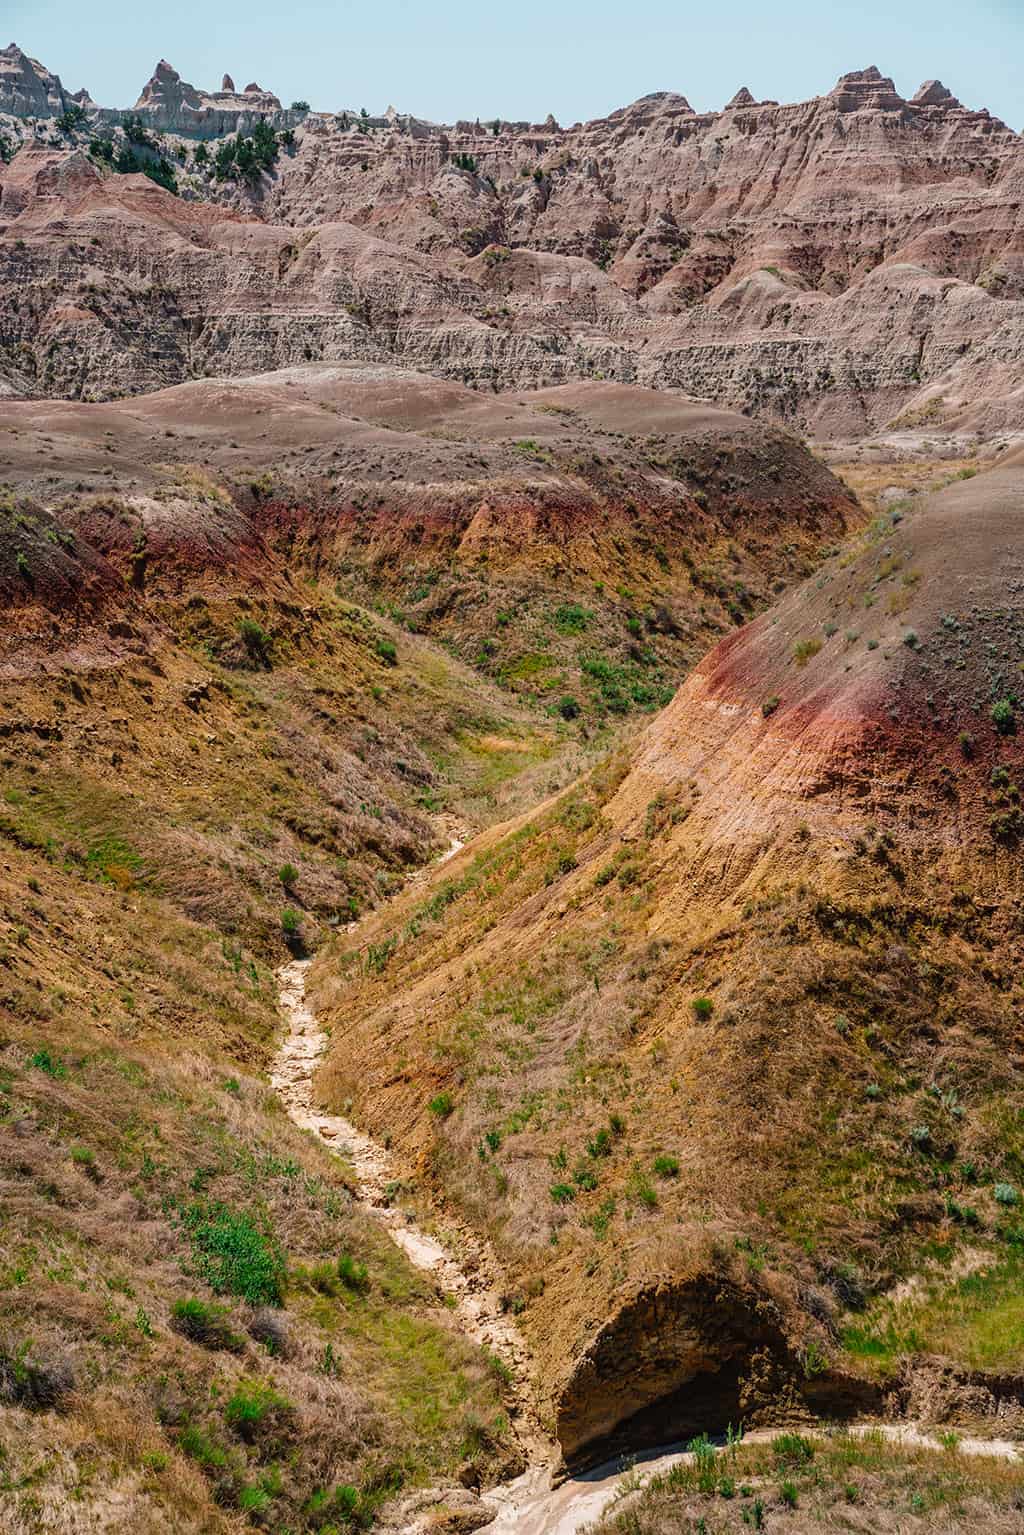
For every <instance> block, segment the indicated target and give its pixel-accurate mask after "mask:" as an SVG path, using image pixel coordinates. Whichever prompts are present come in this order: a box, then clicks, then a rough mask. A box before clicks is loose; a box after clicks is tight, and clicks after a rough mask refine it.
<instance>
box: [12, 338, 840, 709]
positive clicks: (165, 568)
mask: <svg viewBox="0 0 1024 1535" xmlns="http://www.w3.org/2000/svg"><path fill="white" fill-rule="evenodd" d="M196 464H200V465H203V464H205V465H208V466H209V471H210V472H211V473H215V474H217V475H221V476H226V481H225V483H226V484H228V485H229V486H230V487H231V488H232V495H233V497H234V499H233V500H232V499H231V498H230V497H228V496H227V494H226V492H224V493H223V494H221V500H220V502H218V501H217V499H216V496H215V495H214V493H213V492H212V491H209V487H208V491H209V493H208V494H207V495H206V497H205V500H203V501H202V502H201V503H200V504H199V506H198V507H197V508H196V509H193V510H189V508H188V506H187V504H186V503H187V497H184V499H183V487H184V489H187V487H188V484H189V482H190V480H196V478H197V474H198V477H199V481H200V482H201V481H202V476H203V474H205V473H206V471H205V470H200V471H197V470H196V468H195V465H196ZM5 465H6V469H5ZM5 472H7V473H9V474H11V475H12V476H13V475H15V474H16V475H17V478H18V480H19V482H20V483H22V484H25V485H27V486H29V487H34V488H35V489H36V490H37V491H38V493H39V494H40V495H44V496H45V497H46V499H47V500H48V501H49V502H50V503H52V502H53V500H54V497H55V496H57V495H58V493H59V492H60V491H62V490H71V491H73V492H74V497H75V498H77V499H74V500H73V505H74V507H75V508H76V512H75V515H76V516H79V515H80V516H82V517H84V518H85V519H86V522H85V524H84V526H85V528H86V531H87V532H89V533H90V535H91V533H92V531H95V536H96V537H98V538H99V539H100V540H101V542H103V541H106V542H107V543H108V544H109V545H110V547H111V548H113V549H115V550H116V551H117V560H118V563H119V570H120V571H121V572H124V573H126V574H128V575H129V577H130V580H131V581H132V583H133V584H134V586H135V587H136V588H137V589H138V590H140V591H143V592H144V593H145V594H146V598H147V602H148V603H150V604H152V602H153V601H154V600H156V601H158V602H163V601H165V596H164V595H162V594H165V593H166V594H167V595H168V596H171V597H173V600H175V601H177V600H179V598H180V594H181V588H182V584H183V581H184V582H185V583H186V584H187V582H189V581H191V580H192V579H193V576H194V577H195V580H197V581H198V583H199V589H200V591H202V590H203V589H205V587H206V586H209V587H211V588H212V591H211V602H212V605H213V607H214V608H215V607H216V600H215V595H214V594H215V593H216V590H217V587H218V583H221V584H222V583H223V582H225V581H230V580H232V579H239V580H241V581H242V582H243V583H244V581H245V580H247V579H248V578H249V573H250V572H251V571H253V570H258V569H260V568H261V561H263V562H268V561H269V568H272V569H274V570H275V571H280V568H281V566H282V564H284V565H287V566H288V568H290V569H291V570H292V571H293V572H295V573H297V572H298V571H299V570H301V571H302V572H304V573H305V574H307V575H309V576H313V577H315V578H316V579H317V580H318V581H319V582H320V583H321V586H322V585H324V584H325V583H333V584H334V590H335V591H336V592H337V593H338V594H340V595H342V596H343V597H345V598H348V599H354V600H355V601H357V602H359V603H361V604H363V605H364V606H367V605H372V606H375V607H378V608H379V609H381V611H383V612H386V613H389V614H390V615H391V616H392V618H393V619H394V621H395V622H398V623H400V624H402V625H403V626H404V627H406V628H408V629H410V630H413V631H416V632H422V633H425V634H428V635H430V636H432V637H434V638H436V639H438V640H441V641H443V642H444V644H445V645H446V646H448V647H449V648H451V649H453V650H454V651H455V652H456V653H457V654H458V655H459V656H460V657H461V659H463V660H464V661H466V662H468V663H469V664H471V665H472V666H474V667H475V668H476V669H477V670H478V671H479V672H481V673H483V674H484V675H486V676H487V677H489V678H491V679H493V680H494V681H495V682H497V683H499V684H501V685H502V686H504V687H505V688H506V689H508V690H509V691H510V692H512V693H515V694H518V695H520V696H522V697H525V698H530V699H533V700H534V701H536V702H539V703H540V704H542V705H543V706H545V707H546V708H548V709H550V710H551V712H552V713H553V714H554V715H555V717H556V718H557V717H558V710H559V708H560V707H561V706H562V705H563V704H564V710H565V712H566V713H567V714H568V715H570V716H572V717H575V716H577V715H579V716H582V717H583V718H585V719H586V720H588V721H591V722H593V721H595V720H601V719H603V718H608V717H612V718H614V717H615V716H618V715H621V714H623V713H627V712H629V711H630V710H633V709H636V708H648V709H650V708H652V707H654V706H655V705H657V704H660V703H664V702H665V701H666V700H667V698H668V697H669V696H671V692H672V690H673V689H674V687H675V686H676V685H677V684H678V682H679V680H680V679H681V677H682V676H683V675H684V673H685V670H686V669H687V668H688V667H689V665H691V664H692V662H693V661H694V660H695V659H696V658H697V656H698V655H699V654H701V653H702V651H703V650H704V649H705V648H706V646H707V644H708V643H709V641H710V640H711V639H712V638H713V637H714V636H715V635H716V634H719V633H721V632H722V631H723V630H724V629H726V628H729V627H732V626H733V625H735V624H736V623H738V622H742V621H743V619H744V618H745V617H746V616H747V615H749V614H750V613H751V612H753V611H756V610H757V609H759V608H761V607H763V606H764V605H765V603H766V602H767V601H769V600H770V598H771V595H772V593H773V592H774V591H777V590H780V589H781V587H782V586H783V585H784V584H786V583H788V582H791V581H792V580H794V579H795V578H797V577H799V576H800V575H803V574H805V573H806V572H807V571H808V570H809V569H811V568H812V567H813V565H814V563H816V561H817V560H819V559H820V558H821V557H822V555H823V553H824V552H825V551H827V550H828V549H829V548H831V547H834V545H835V541H836V539H837V538H838V537H840V536H841V535H842V533H843V532H844V530H845V529H846V528H847V527H848V526H849V525H850V524H851V523H855V522H856V521H857V520H858V518H859V517H860V516H861V513H860V511H859V509H858V507H857V506H856V504H855V502H854V501H853V498H852V497H851V495H850V493H849V492H848V491H846V489H845V488H844V487H843V486H842V485H841V484H840V483H839V482H837V481H836V480H835V479H834V478H833V476H831V475H830V474H829V472H828V471H827V470H826V469H825V468H824V467H823V466H822V465H821V464H820V463H818V462H817V461H816V460H815V459H813V458H812V457H811V456H810V454H809V453H808V452H807V451H806V449H805V448H804V447H803V446H802V445H801V444H800V443H799V442H798V441H796V440H795V439H794V438H792V437H791V436H789V435H788V434H787V433H785V432H782V431H780V430H778V429H776V428H773V427H766V426H763V425H761V424H758V423H754V422H751V421H748V420H746V419H745V418H743V417H741V416H737V415H735V414H733V413H732V412H729V411H722V410H718V409H716V408H714V407H710V406H708V405H706V404H705V403H703V402H699V401H693V400H690V399H688V398H687V397H685V396H680V395H678V394H676V393H675V392H673V391H659V392H655V391H652V390H642V389H637V388H633V387H629V386H623V385H612V384H598V383H591V384H576V385H569V386H565V387H564V388H561V389H555V390H547V391H541V392H538V393H535V394H524V395H503V396H500V397H494V396H490V395H487V396H482V397H481V396H480V395H478V394H476V393H475V392H474V391H472V390H470V389H466V388H464V387H463V386H461V385H457V384H450V383H449V384H445V383H441V382H439V381H437V380H433V379H430V378H428V377H426V376H424V375H421V374H415V373H410V372H407V371H403V370H399V369H394V368H367V367H365V366H349V367H330V366H306V367H303V368H297V369H293V370H286V371H284V372H281V373H278V374H271V375H266V376H263V377H261V378H258V379H245V380H237V381H218V382H213V381H206V382H203V383H196V384H192V385H188V386H182V387H181V388H178V389H172V390H168V391H163V392H161V393H158V394H156V395H153V396H150V397H147V398H146V399H144V400H141V401H135V402H131V403H129V402H123V403H120V404H112V405H107V406H103V407H81V406H68V405H56V404H45V403H43V402H26V403H23V404H15V405H12V406H11V408H10V411H9V413H8V415H7V417H6V421H5V430H4V431H3V432H0V473H5ZM112 475H113V478H114V480H115V481H120V488H121V492H122V495H123V496H125V497H126V499H125V502H124V505H123V506H122V507H121V508H120V513H118V509H117V508H113V509H112V508H111V507H109V506H107V507H106V508H105V507H104V505H103V503H102V501H101V502H97V503H96V504H95V505H93V504H92V503H90V502H89V501H88V498H87V497H85V491H86V490H88V491H92V492H96V491H98V490H100V489H102V490H103V491H104V493H106V494H107V495H108V500H109V495H110V494H111V493H112V491H111V485H110V481H111V477H112ZM126 481H127V482H129V486H128V488H126V486H125V482H126ZM130 482H134V489H133V490H130ZM75 487H84V489H78V490H75ZM200 488H201V484H200ZM129 490H130V494H129ZM83 497H85V499H84V500H83ZM94 499H95V497H94ZM11 510H12V512H13V510H14V509H13V508H12V509H11ZM51 531H52V530H51ZM54 536H56V534H54ZM29 542H30V541H28V535H27V533H25V536H24V537H22V538H21V539H20V542H19V538H18V536H17V530H14V533H12V552H13V553H14V554H15V555H16V554H17V553H18V551H19V548H20V545H21V544H24V546H25V547H24V548H20V552H21V554H22V556H23V558H24V560H25V561H26V563H27V565H28V566H29V567H30V568H29V569H28V572H27V576H26V575H24V574H21V575H19V573H18V572H17V571H15V570H11V571H10V578H11V583H12V584H11V588H10V589H11V591H12V593H13V594H14V595H15V596H16V597H17V598H18V599H19V605H20V606H21V607H26V606H27V607H28V608H29V609H30V607H31V604H30V600H29V599H30V598H31V593H32V585H31V581H32V580H34V579H35V577H34V576H33V571H32V568H31V567H32V566H33V561H35V562H36V563H39V562H40V561H41V562H42V566H43V569H44V570H45V569H48V568H49V564H50V563H52V562H51V561H49V557H48V551H47V545H46V542H45V534H44V532H43V530H42V529H41V528H40V529H39V530H37V532H36V535H35V545H36V546H37V548H36V552H35V553H33V550H32V549H31V548H30V547H29ZM52 553H53V550H52V549H51V550H50V551H49V554H52ZM42 579H43V576H42V572H40V580H42ZM98 579H99V578H97V580H98ZM96 600H99V589H98V588H97V593H96ZM293 605H294V603H293ZM300 605H302V604H301V601H300ZM188 615H189V616H188V623H189V625H190V627H191V630H192V631H193V632H194V635H195V636H196V637H197V638H201V637H202V625H203V621H204V620H203V619H202V616H201V614H200V613H199V612H198V610H197V608H196V606H195V605H193V606H192V607H191V608H190V609H189V610H188ZM254 616H258V615H254ZM267 621H268V622H269V620H267ZM303 622H304V621H303V619H302V616H301V614H300V613H299V612H298V611H295V612H293V613H292V614H291V616H290V618H289V619H288V620H287V623H288V626H289V628H290V629H291V630H294V631H295V632H296V634H300V632H301V630H302V628H303Z"/></svg>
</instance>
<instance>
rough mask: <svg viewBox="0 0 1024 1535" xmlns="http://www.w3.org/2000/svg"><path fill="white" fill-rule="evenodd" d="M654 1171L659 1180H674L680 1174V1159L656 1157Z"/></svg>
mask: <svg viewBox="0 0 1024 1535" xmlns="http://www.w3.org/2000/svg"><path fill="white" fill-rule="evenodd" d="M654 1171H655V1172H656V1173H657V1175H658V1177H659V1178H674V1177H676V1175H677V1174H678V1172H679V1158H678V1157H672V1156H661V1157H655V1159H654Z"/></svg>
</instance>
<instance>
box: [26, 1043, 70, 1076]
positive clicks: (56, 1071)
mask: <svg viewBox="0 0 1024 1535" xmlns="http://www.w3.org/2000/svg"><path fill="white" fill-rule="evenodd" d="M29 1065H30V1066H34V1067H35V1068H36V1070H37V1071H45V1073H46V1075H47V1076H48V1077H52V1078H53V1080H54V1081H55V1082H63V1081H64V1079H65V1078H66V1077H67V1074H68V1068H67V1067H66V1066H65V1064H64V1062H63V1061H62V1060H60V1059H59V1057H58V1058H57V1059H56V1060H55V1059H54V1057H53V1056H52V1055H51V1054H50V1052H49V1050H37V1051H36V1053H35V1055H33V1056H32V1058H31V1059H30V1061H29Z"/></svg>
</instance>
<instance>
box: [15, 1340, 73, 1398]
mask: <svg viewBox="0 0 1024 1535" xmlns="http://www.w3.org/2000/svg"><path fill="white" fill-rule="evenodd" d="M31 1347H32V1344H31V1342H25V1343H22V1344H21V1345H20V1346H19V1347H18V1348H16V1349H15V1350H14V1351H13V1353H12V1352H10V1351H9V1350H8V1349H6V1348H0V1402H5V1403H8V1404H10V1405H12V1406H17V1407H24V1408H26V1409H27V1410H28V1411H29V1412H48V1411H51V1410H54V1409H55V1410H56V1411H58V1412H59V1411H60V1410H61V1409H62V1408H63V1407H64V1406H65V1405H66V1403H67V1399H68V1397H69V1396H70V1395H71V1393H72V1392H73V1391H74V1389H75V1373H74V1370H73V1369H72V1367H71V1364H70V1362H69V1361H68V1360H66V1359H45V1360H44V1359H38V1358H30V1357H29V1350H30V1349H31Z"/></svg>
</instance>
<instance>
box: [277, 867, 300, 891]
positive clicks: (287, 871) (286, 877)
mask: <svg viewBox="0 0 1024 1535" xmlns="http://www.w3.org/2000/svg"><path fill="white" fill-rule="evenodd" d="M277 877H278V879H279V880H280V881H281V883H282V885H283V886H284V888H285V889H286V890H290V889H291V888H292V886H293V885H294V883H295V881H296V880H297V879H298V877H299V871H298V869H297V868H296V867H295V865H294V864H293V863H283V864H282V865H281V867H280V868H279V869H278V871H277Z"/></svg>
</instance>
